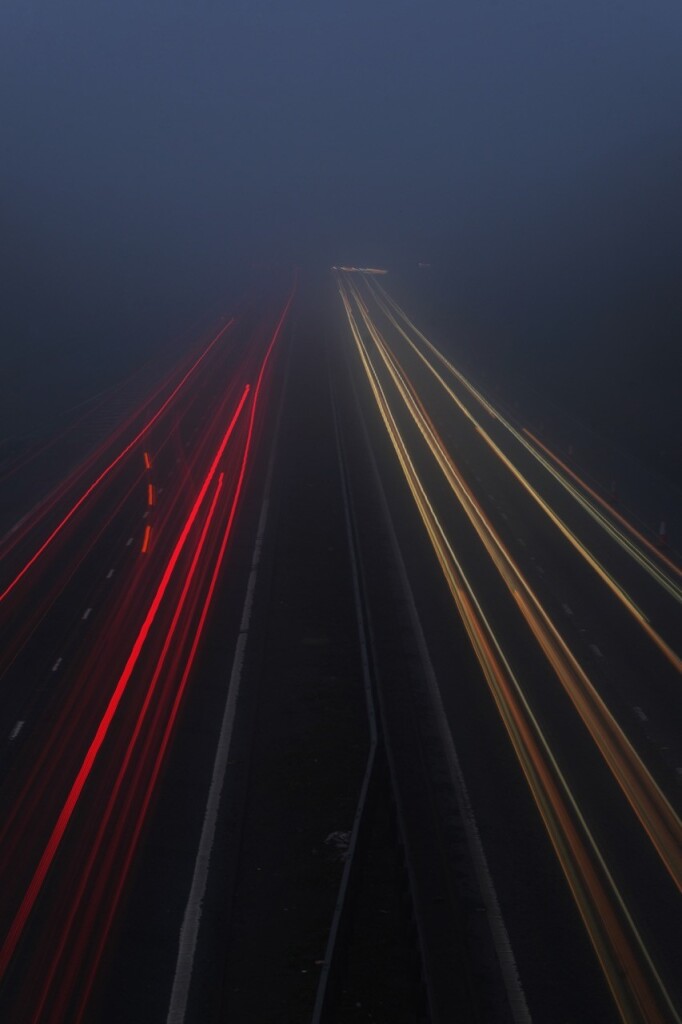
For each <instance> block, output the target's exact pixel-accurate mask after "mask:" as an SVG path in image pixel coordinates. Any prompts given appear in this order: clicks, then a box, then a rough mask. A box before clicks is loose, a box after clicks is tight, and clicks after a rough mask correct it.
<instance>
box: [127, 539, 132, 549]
mask: <svg viewBox="0 0 682 1024" xmlns="http://www.w3.org/2000/svg"><path fill="white" fill-rule="evenodd" d="M132 543H133V538H132V537H128V540H127V541H126V547H127V548H129V547H130V545H131V544H132Z"/></svg>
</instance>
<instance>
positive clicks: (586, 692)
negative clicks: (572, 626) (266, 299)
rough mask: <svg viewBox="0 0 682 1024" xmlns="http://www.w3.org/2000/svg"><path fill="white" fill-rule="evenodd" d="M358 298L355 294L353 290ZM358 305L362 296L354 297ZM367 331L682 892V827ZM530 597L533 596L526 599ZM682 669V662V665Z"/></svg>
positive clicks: (380, 344) (409, 388)
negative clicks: (681, 843)
mask: <svg viewBox="0 0 682 1024" xmlns="http://www.w3.org/2000/svg"><path fill="white" fill-rule="evenodd" d="M350 291H351V293H352V294H354V292H355V289H354V288H353V286H352V285H350ZM354 297H355V296H354ZM359 308H360V312H361V314H362V317H363V320H364V321H365V325H366V327H367V329H368V331H369V333H370V335H371V337H372V339H373V341H374V343H375V345H376V347H377V350H378V351H379V354H380V355H381V358H382V360H383V362H384V365H385V366H386V368H387V370H388V372H389V374H390V376H391V378H392V380H393V382H394V384H395V386H396V388H397V389H398V392H399V394H400V396H401V398H402V399H403V402H404V404H405V406H406V408H407V410H408V411H409V413H410V415H411V416H412V418H413V420H414V422H415V424H416V426H417V427H418V429H419V431H420V433H421V435H422V437H423V438H424V440H425V441H426V443H427V445H428V447H429V449H430V451H431V453H432V454H433V456H434V458H435V460H436V462H437V463H438V465H439V466H440V469H441V470H442V472H443V474H444V476H445V478H446V480H447V481H448V483H449V485H450V487H451V489H452V491H453V493H454V495H455V497H456V498H457V500H458V501H459V503H460V505H461V507H462V509H463V510H464V512H465V513H466V515H467V518H468V519H469V521H470V523H471V524H472V526H473V527H474V529H475V530H476V533H477V534H478V536H479V537H480V539H481V541H482V543H483V544H484V546H485V548H486V551H487V552H488V555H489V556H490V558H491V560H492V562H493V564H494V565H495V567H496V568H497V570H498V572H499V574H500V576H501V577H502V579H503V580H504V582H505V584H506V586H507V588H508V589H509V592H510V594H511V595H512V597H513V598H514V600H515V601H516V602H517V604H518V606H519V608H520V610H521V612H522V614H523V617H524V619H525V620H526V622H527V624H528V626H529V628H530V630H531V632H532V634H533V636H534V637H535V639H536V640H537V642H538V643H539V645H540V647H541V649H542V650H543V652H544V653H545V655H546V657H547V659H548V660H549V662H550V664H551V665H552V668H553V669H554V671H555V673H556V675H557V678H558V679H559V680H560V682H561V684H562V686H563V687H564V690H565V691H566V693H567V694H568V696H569V697H570V699H571V701H572V702H573V705H574V707H575V708H576V710H577V711H578V713H579V715H580V717H581V718H582V720H583V722H584V723H585V725H586V726H587V728H588V730H589V732H590V735H591V736H592V739H593V740H594V742H595V744H596V746H597V748H598V749H599V751H600V753H601V754H602V756H603V758H604V760H605V761H606V763H607V764H608V766H609V768H610V769H611V771H612V773H613V775H614V778H615V779H616V781H617V782H618V784H619V786H620V787H621V789H622V791H623V793H624V794H625V796H626V797H627V799H628V801H629V803H630V806H631V807H632V809H633V810H634V812H635V814H636V815H637V817H638V818H639V821H640V823H641V825H642V827H643V828H644V829H645V831H646V833H647V835H648V836H649V838H650V839H651V841H652V843H653V845H654V847H655V848H656V850H657V852H658V854H659V856H660V857H661V860H662V861H663V863H664V864H665V866H666V868H667V870H668V872H669V873H670V875H671V877H672V878H673V880H674V881H675V884H676V885H677V887H678V889H679V890H682V850H681V848H680V838H681V837H682V825H681V824H680V820H679V818H678V816H677V815H676V813H675V811H674V809H673V808H672V806H671V805H670V803H669V801H668V800H667V799H666V798H665V796H664V794H663V793H662V792H661V790H660V788H659V787H658V786H657V785H656V782H655V781H654V779H653V776H652V775H651V774H650V772H649V771H648V770H647V768H646V767H645V765H644V764H643V762H642V760H641V758H639V756H638V755H637V753H636V751H635V749H634V748H633V746H632V744H631V743H630V742H629V740H628V739H627V737H626V736H625V734H624V732H623V730H622V729H621V728H620V727H619V725H618V723H617V722H616V720H615V719H614V718H613V716H612V715H611V713H610V712H609V710H608V708H607V707H606V705H605V704H604V702H603V701H602V699H601V698H600V697H599V695H598V693H597V691H596V689H595V687H594V686H593V684H592V682H591V680H590V679H589V677H588V675H587V673H586V672H585V671H584V669H583V668H582V666H581V665H580V664H579V662H578V661H577V659H576V658H575V656H574V655H573V653H572V652H571V650H570V649H569V647H568V645H567V644H566V642H565V641H564V640H563V638H562V637H561V635H560V633H559V632H558V630H557V629H556V627H555V626H554V623H553V622H552V621H551V619H550V617H549V615H548V614H547V612H546V611H545V609H544V608H543V606H542V604H541V603H540V601H539V600H538V598H537V596H536V594H535V592H534V591H533V590H532V588H531V586H530V584H529V583H528V581H527V580H526V578H525V576H524V575H523V574H522V572H521V570H520V569H519V567H518V565H517V563H516V562H515V560H514V559H513V558H512V555H511V553H510V552H509V550H508V548H507V547H506V546H505V545H504V544H503V542H502V539H501V538H500V536H499V534H498V533H497V531H496V530H495V528H494V527H493V525H492V523H491V522H490V520H489V518H488V517H487V516H486V514H485V512H484V511H483V509H482V508H481V505H480V504H479V502H478V501H477V500H476V497H475V495H474V494H473V493H472V491H471V489H470V488H469V486H468V484H467V483H466V481H465V480H464V478H463V477H462V475H461V473H460V472H459V470H458V468H457V466H456V465H455V463H454V461H453V460H452V458H451V457H450V455H449V453H448V452H447V450H446V449H445V446H444V444H443V442H442V440H441V438H440V437H439V436H438V434H437V433H436V430H435V428H434V426H433V424H432V423H431V421H430V419H429V417H428V416H427V414H426V411H425V409H424V407H423V405H422V404H421V402H420V401H419V399H418V398H417V396H416V392H415V390H414V387H413V385H412V384H411V383H410V382H409V381H408V379H407V377H406V375H405V372H404V370H403V368H402V367H401V365H400V363H399V362H398V360H397V358H396V357H395V356H394V355H393V353H392V352H391V351H390V350H389V348H388V346H387V345H386V342H385V341H384V339H383V337H382V336H381V334H380V333H379V331H378V330H377V328H376V326H375V325H374V324H373V323H372V321H371V319H370V318H369V315H368V313H367V311H366V307H365V306H364V304H360V305H359ZM524 595H525V596H524ZM678 661H679V659H678Z"/></svg>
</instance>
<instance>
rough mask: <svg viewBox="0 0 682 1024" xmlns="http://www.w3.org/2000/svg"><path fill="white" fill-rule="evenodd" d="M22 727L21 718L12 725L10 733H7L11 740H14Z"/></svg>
mask: <svg viewBox="0 0 682 1024" xmlns="http://www.w3.org/2000/svg"><path fill="white" fill-rule="evenodd" d="M23 728H24V722H23V719H22V720H21V721H20V722H17V724H16V725H15V726H14V728H13V729H12V731H11V733H10V734H9V738H10V739H11V740H15V739H16V738H17V736H18V735H19V733H20V732H21V730H22V729H23Z"/></svg>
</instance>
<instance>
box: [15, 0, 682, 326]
mask: <svg viewBox="0 0 682 1024" xmlns="http://www.w3.org/2000/svg"><path fill="white" fill-rule="evenodd" d="M680 54H682V5H681V4H680V3H679V0H669V2H666V0H642V2H637V0H571V2H570V3H569V2H555V3H552V2H548V0H456V2H455V0H448V2H431V3H429V2H428V0H392V2H390V3H389V2H387V0H383V2H372V0H338V2H337V3H327V2H325V0H288V2H282V0H230V2H227V0H191V2H190V0H186V2H181V0H159V2H156V0H154V2H152V0H108V2H102V0H58V2H55V0H3V2H2V4H1V5H0V98H1V100H0V102H1V103H2V109H1V129H2V133H1V146H2V154H3V155H2V157H1V158H0V196H1V200H2V209H1V211H0V216H1V219H2V223H1V224H0V230H1V232H2V246H3V249H4V253H3V257H2V265H1V267H0V269H1V270H2V273H3V277H4V284H5V289H4V290H5V292H6V296H7V294H9V299H7V298H6V302H5V305H4V314H3V334H4V336H5V337H6V338H7V337H8V336H10V337H11V338H14V339H15V340H18V342H19V343H21V342H22V339H24V338H25V335H26V332H28V335H30V333H31V331H33V332H34V333H36V332H38V333H41V332H42V333H43V334H44V333H45V331H46V326H45V310H46V309H49V310H50V315H51V316H52V317H53V318H54V322H55V323H57V324H62V328H61V329H63V330H66V325H67V324H68V322H69V317H70V316H73V315H74V310H75V309H80V311H81V312H80V314H79V315H82V317H85V318H86V319H87V318H89V319H88V320H87V322H88V323H90V324H97V323H100V324H101V321H102V319H103V318H105V317H113V318H114V320H115V322H116V324H117V325H120V324H122V323H125V322H126V318H131V317H132V318H133V319H135V317H142V315H143V314H142V311H143V310H152V309H154V308H157V309H158V308H160V307H161V306H162V305H163V303H164V301H165V300H166V299H167V300H168V302H170V303H171V305H172V301H174V302H175V303H178V302H181V301H182V300H183V299H184V298H186V300H187V303H188V306H189V305H191V303H192V301H193V300H194V299H196V301H197V302H198V301H200V300H203V296H204V295H205V296H206V297H207V299H208V297H210V296H211V295H215V294H217V293H218V292H219V290H220V288H221V286H222V282H224V281H225V280H226V279H227V278H228V277H229V276H230V274H233V273H236V272H237V269H238V268H239V267H241V266H245V265H248V264H249V263H250V262H251V261H273V260H278V261H283V262H287V261H297V262H302V263H304V264H305V263H310V264H312V265H314V264H315V263H316V262H318V261H319V262H320V264H321V265H328V263H329V262H332V261H334V260H356V261H367V262H370V261H372V262H374V261H386V262H387V263H389V264H390V263H391V262H396V263H397V262H400V261H403V262H408V263H410V262H413V261H416V259H417V258H422V259H430V260H432V261H434V262H435V263H437V264H438V263H440V264H441V265H444V266H447V267H448V268H452V270H453V273H455V274H456V275H458V276H459V279H460V280H465V281H470V282H471V283H472V287H474V290H476V289H477V290H478V291H477V294H478V295H479V297H480V301H481V302H483V303H484V302H485V300H486V296H487V295H488V294H489V295H490V301H491V304H492V305H494V304H495V302H498V303H499V302H500V301H502V304H503V305H504V302H505V301H506V300H505V299H504V298H503V299H502V300H500V295H501V294H502V295H503V296H504V295H505V294H507V296H508V293H509V292H510V291H511V290H513V291H515V292H517V293H520V295H521V299H520V300H519V301H520V303H521V305H522V306H524V308H528V307H530V306H532V304H533V302H534V297H540V298H542V297H544V298H545V299H546V298H547V296H549V297H550V299H551V301H552V302H554V301H564V300H565V299H566V296H567V295H576V294H578V293H582V292H581V289H582V290H585V291H587V292H594V289H595V287H596V288H601V287H602V284H603V283H604V282H605V286H606V287H607V290H608V288H609V287H611V285H610V284H609V282H611V281H615V282H616V284H615V286H614V287H615V288H616V292H617V290H618V287H621V288H623V287H624V288H626V290H629V289H630V288H631V285H632V282H633V281H640V282H641V281H646V282H648V283H647V284H646V287H649V288H651V282H652V281H653V282H656V287H657V288H659V289H660V287H663V288H664V291H665V295H666V299H665V301H666V302H671V301H672V299H671V296H672V295H673V291H675V294H676V289H677V288H678V284H677V282H678V281H679V272H680V271H681V270H682V265H681V260H680V246H679V238H680V229H681V228H682V214H681V212H680V182H681V181H682V132H681V128H682V60H681V59H680ZM569 279H570V288H569V289H568V291H567V290H566V289H567V287H568V286H567V281H568V280H569ZM661 281H663V285H661ZM642 287H644V286H642ZM505 289H506V293H505ZM562 289H563V291H562ZM171 295H172V297H173V300H172V301H171V299H170V296H171ZM647 301H648V300H647ZM29 309H30V311H31V313H30V316H26V317H24V316H23V313H22V311H28V310H29ZM8 310H9V312H8ZM150 315H151V314H150ZM663 329H664V330H665V329H666V328H665V326H664V328H663ZM3 344H4V345H5V346H6V345H7V342H3Z"/></svg>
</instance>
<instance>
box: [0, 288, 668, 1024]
mask: <svg viewBox="0 0 682 1024" xmlns="http://www.w3.org/2000/svg"><path fill="white" fill-rule="evenodd" d="M384 285H385V281H384V279H380V278H378V277H376V276H375V275H373V274H368V273H357V272H353V271H339V272H336V273H335V274H334V275H333V276H332V280H331V281H327V283H326V285H325V284H322V285H320V284H319V283H317V282H313V283H306V282H303V283H302V284H301V283H298V285H295V286H294V287H293V288H292V289H291V290H290V291H284V290H282V292H281V293H278V294H271V295H270V296H268V298H267V300H263V301H261V302H259V304H258V305H257V307H254V308H252V309H249V308H247V307H246V306H245V307H244V308H243V309H242V310H240V312H239V314H238V315H236V316H235V317H234V318H233V317H231V316H226V317H225V319H224V320H223V321H222V322H221V323H220V324H218V325H216V326H215V328H214V329H213V330H212V331H210V332H207V334H206V335H205V337H202V338H201V339H197V344H196V346H195V348H194V349H193V351H192V352H191V353H188V354H187V356H186V358H185V359H184V360H183V361H182V362H181V363H179V364H178V365H177V366H175V367H174V368H173V369H172V370H171V371H170V372H169V373H168V375H167V376H166V377H165V378H164V379H162V380H159V381H157V383H156V384H155V385H149V386H148V387H145V388H138V389H137V390H136V391H134V392H133V391H131V392H129V397H128V401H127V403H123V404H122V405H121V406H120V408H119V407H117V406H116V407H115V408H114V412H112V407H111V405H107V407H106V408H107V417H110V419H111V422H109V420H107V427H106V429H105V430H103V429H102V420H101V419H100V420H99V421H97V418H96V415H95V416H94V417H93V416H91V415H90V413H89V412H88V414H87V415H86V414H83V416H82V417H81V418H80V419H76V420H75V421H74V424H73V427H72V429H71V433H70V434H69V439H68V446H66V447H65V445H64V444H63V443H62V441H61V440H60V438H58V437H55V438H54V439H52V440H51V441H50V442H49V443H48V444H47V445H46V444H45V443H43V446H42V448H40V449H37V450H36V451H35V452H31V451H28V452H22V454H21V457H20V458H19V459H18V460H16V461H15V462H13V463H9V464H6V465H5V466H4V467H3V468H2V473H3V481H4V494H5V496H6V498H5V501H4V507H3V509H2V517H3V519H2V521H3V524H4V526H5V528H6V531H7V532H6V533H5V536H4V537H3V539H2V540H0V557H1V561H0V616H1V628H2V647H1V649H0V678H1V679H2V694H1V699H0V730H1V732H0V735H2V736H4V740H3V747H2V750H1V751H0V758H1V764H2V783H1V786H0V803H1V806H2V814H1V819H0V828H1V840H0V865H1V870H2V877H3V885H2V889H1V890H0V926H1V928H2V937H1V938H0V943H1V945H0V1011H1V1013H2V1017H3V1019H6V1020H9V1021H17V1022H19V1021H21V1022H23V1021H33V1020H34V1021H55V1022H57V1021H80V1020H82V1021H112V1022H113V1021H120V1020H127V1021H141V1022H143V1021H145V1022H146V1021H202V1022H203V1021H214V1020H215V1021H223V1020H226V1021H228V1020H229V1021H245V1022H246V1021H254V1020H256V1021H261V1020H262V1021H266V1020H267V1021H282V1022H285V1021H292V1022H293V1021H308V1020H312V1021H323V1020H334V1019H336V1020H342V1021H354V1020H358V1021H362V1020H366V1021H370V1020H391V1021H393V1022H400V1021H406V1022H407V1021H413V1020H414V1021H419V1020H432V1021H441V1020H443V1021H444V1020H451V1019H457V1015H459V1017H460V1019H466V1020H470V1021H477V1020H480V1021H484V1020H490V1021H498V1020H499V1021H507V1020H509V1021H522V1020H530V1019H533V1020H537V1021H543V1022H544V1021H560V1022H569V1021H576V1022H577V1021H580V1022H592V1021H594V1022H597V1021H599V1022H603V1021H607V1020H614V1021H617V1020H625V1021H669V1020H670V1021H674V1020H677V1019H678V1016H677V1013H679V1010H678V1011H676V1009H675V1007H676V1006H677V1007H679V1005H680V1001H681V999H680V997H681V992H680V982H679V970H678V948H679V934H680V902H679V887H680V881H681V879H682V857H681V845H680V835H681V834H680V823H679V817H678V813H679V804H680V781H681V776H682V740H681V737H680V733H679V721H680V715H679V711H680V700H679V684H680V668H681V665H680V645H679V634H680V629H679V624H680V602H681V600H682V573H681V572H680V568H679V564H678V562H677V561H676V558H675V555H674V553H673V552H670V551H668V550H666V549H661V548H660V546H658V545H657V543H656V538H655V537H650V536H647V535H644V534H642V533H641V531H639V530H636V529H635V528H634V526H633V524H631V523H629V521H628V520H627V517H626V516H624V515H623V513H622V511H621V510H619V509H618V508H616V507H613V505H612V504H611V503H609V500H608V495H607V494H602V493H597V492H596V491H595V490H594V488H592V487H590V486H588V485H587V483H586V482H585V481H583V480H581V479H580V477H579V476H578V475H577V474H576V473H575V471H574V470H573V469H572V467H571V466H570V465H567V464H566V462H565V460H564V461H562V460H561V459H560V458H559V457H558V455H557V454H556V453H555V452H554V451H553V448H552V443H551V438H547V437H537V436H534V435H531V434H529V433H528V432H527V431H525V430H524V424H523V423H522V422H521V421H518V422H516V421H514V422H512V421H511V420H509V419H508V418H506V417H505V416H504V415H503V414H502V412H501V410H499V409H496V408H495V407H494V406H492V405H491V404H490V403H489V402H488V400H487V398H486V396H485V395H483V394H481V393H480V392H479V391H478V390H477V389H476V387H475V383H474V382H472V381H470V380H469V379H467V378H466V377H464V376H463V375H462V374H461V373H460V372H459V371H458V369H457V367H456V366H455V365H453V364H452V363H451V362H450V361H448V360H447V359H446V358H445V356H444V355H443V354H442V353H440V352H439V351H438V350H437V349H435V348H434V347H433V345H432V344H431V343H430V341H429V339H428V338H426V337H425V336H424V335H423V334H422V333H421V332H420V330H419V328H418V325H415V324H414V323H412V321H411V320H410V318H409V316H408V315H407V314H406V313H405V312H404V311H403V310H402V309H401V307H400V306H399V305H398V304H397V303H396V301H395V297H394V296H392V295H391V293H390V289H388V288H386V287H384ZM133 394H134V401H133V400H132V398H131V397H130V396H131V395H133ZM79 424H80V425H79ZM96 424H99V425H98V426H97V425H96ZM67 433H68V431H67ZM74 453H78V457H76V456H75V454H74ZM46 460H47V463H49V465H50V468H51V472H50V473H47V472H46V473H45V474H44V475H41V472H40V471H39V470H40V467H41V466H42V467H45V466H46V464H47V463H46ZM41 480H42V481H43V483H42V486H41ZM45 481H49V486H47V484H46V483H45ZM323 997H324V998H323Z"/></svg>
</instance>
